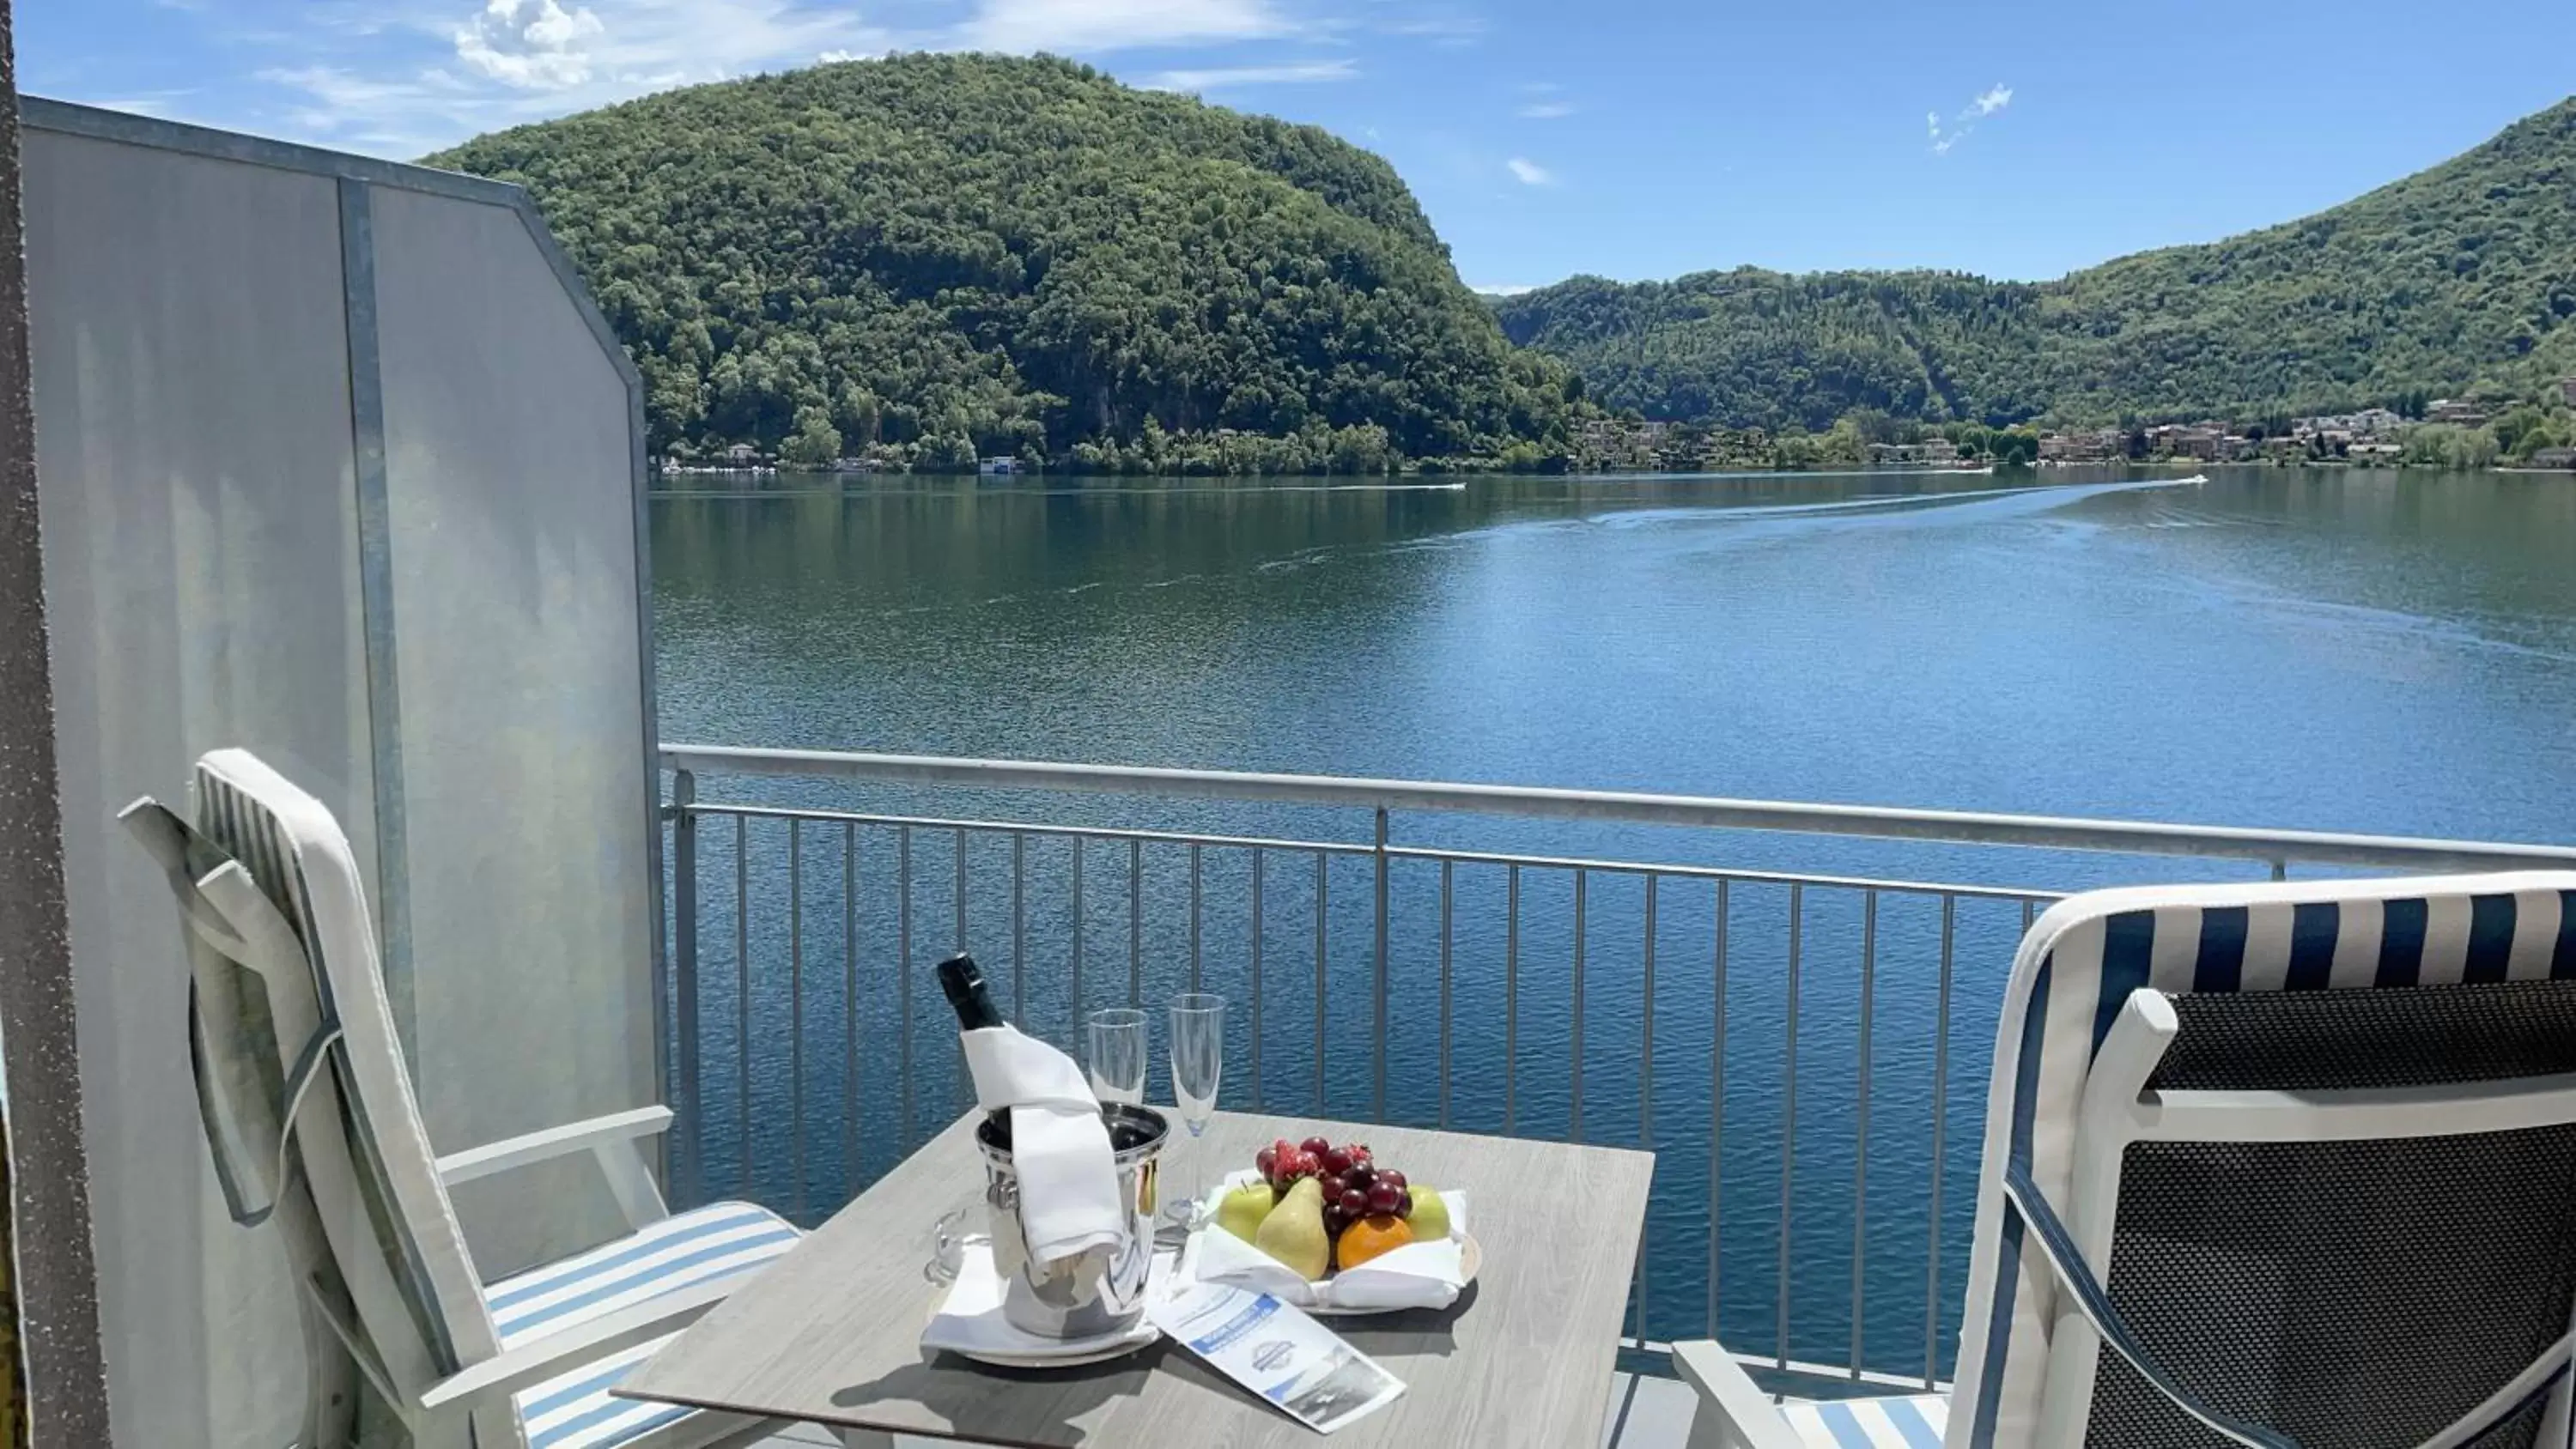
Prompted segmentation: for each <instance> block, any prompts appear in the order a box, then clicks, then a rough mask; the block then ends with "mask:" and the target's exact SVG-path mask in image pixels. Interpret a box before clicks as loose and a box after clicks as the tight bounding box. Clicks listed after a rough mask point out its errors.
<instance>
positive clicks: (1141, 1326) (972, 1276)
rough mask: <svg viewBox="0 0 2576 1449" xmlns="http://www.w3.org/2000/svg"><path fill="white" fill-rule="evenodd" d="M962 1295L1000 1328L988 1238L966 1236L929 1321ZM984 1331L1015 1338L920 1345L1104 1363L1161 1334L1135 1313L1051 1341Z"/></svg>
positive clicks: (1063, 1363)
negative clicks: (1131, 1319) (1118, 1322)
mask: <svg viewBox="0 0 2576 1449" xmlns="http://www.w3.org/2000/svg"><path fill="white" fill-rule="evenodd" d="M1167 1271H1168V1261H1167V1260H1158V1261H1157V1263H1156V1265H1155V1270H1154V1273H1153V1279H1154V1280H1155V1284H1154V1287H1149V1288H1148V1290H1147V1291H1148V1292H1149V1293H1150V1292H1152V1291H1155V1289H1156V1288H1159V1286H1160V1280H1161V1279H1162V1277H1163V1274H1164V1273H1165V1272H1167ZM960 1297H965V1298H968V1299H971V1300H975V1302H974V1303H972V1304H971V1305H970V1306H969V1308H968V1312H969V1313H970V1315H972V1316H973V1317H975V1318H977V1319H980V1320H981V1321H984V1322H986V1323H988V1324H993V1325H996V1326H997V1327H998V1325H999V1320H1000V1318H1001V1284H1000V1282H999V1280H998V1279H996V1278H995V1277H994V1274H993V1260H992V1251H991V1247H990V1243H989V1240H987V1239H984V1238H982V1237H980V1236H979V1237H975V1238H969V1239H967V1240H966V1241H965V1243H964V1244H963V1254H962V1255H961V1258H960V1260H959V1264H958V1279H957V1281H956V1282H954V1283H952V1284H951V1285H950V1288H949V1291H948V1292H947V1293H946V1294H943V1295H941V1297H940V1298H939V1299H937V1300H935V1301H933V1302H932V1304H931V1306H930V1313H929V1320H930V1322H932V1323H936V1322H937V1321H938V1320H939V1318H940V1316H941V1315H942V1314H943V1313H946V1312H948V1311H950V1310H952V1309H954V1308H956V1307H957V1306H958V1302H957V1300H958V1299H959V1298H960ZM986 1315H989V1317H987V1316H986ZM982 1336H984V1337H987V1338H1003V1339H1005V1340H1017V1341H1016V1342H1008V1341H1006V1342H1004V1343H997V1344H989V1345H986V1346H977V1347H973V1348H968V1347H963V1346H960V1345H958V1344H955V1343H938V1344H925V1345H924V1346H925V1347H928V1348H933V1349H936V1350H937V1351H938V1352H941V1353H953V1354H955V1355H957V1356H958V1357H960V1358H964V1359H971V1360H973V1361H974V1362H977V1363H985V1364H991V1365H994V1366H995V1367H997V1368H1016V1369H1049V1368H1074V1367H1077V1366H1079V1365H1082V1364H1094V1363H1105V1362H1107V1361H1108V1360H1110V1359H1114V1358H1123V1357H1125V1356H1126V1355H1128V1354H1131V1353H1134V1352H1135V1351H1136V1350H1138V1349H1140V1348H1144V1347H1146V1346H1148V1345H1150V1344H1152V1343H1153V1342H1155V1341H1156V1340H1157V1339H1160V1338H1161V1337H1162V1336H1163V1333H1162V1330H1161V1329H1158V1328H1156V1327H1155V1326H1154V1324H1153V1321H1152V1320H1151V1319H1147V1318H1139V1319H1137V1320H1136V1322H1135V1323H1134V1324H1133V1325H1132V1326H1130V1327H1128V1328H1125V1329H1122V1330H1120V1331H1119V1332H1116V1333H1103V1334H1094V1335H1093V1336H1091V1337H1089V1338H1077V1339H1068V1340H1065V1341H1063V1342H1049V1341H1046V1340H1042V1339H1039V1338H1037V1337H1036V1336H1035V1335H1032V1334H1024V1333H1020V1332H1018V1331H1016V1330H1003V1331H1001V1332H992V1333H988V1334H986V1335H982Z"/></svg>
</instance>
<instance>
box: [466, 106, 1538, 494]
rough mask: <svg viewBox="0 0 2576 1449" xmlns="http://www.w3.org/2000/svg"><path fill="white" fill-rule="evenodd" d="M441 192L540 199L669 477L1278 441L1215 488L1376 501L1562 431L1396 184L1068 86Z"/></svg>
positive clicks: (719, 134) (1346, 150) (733, 116)
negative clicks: (746, 467)
mask: <svg viewBox="0 0 2576 1449" xmlns="http://www.w3.org/2000/svg"><path fill="white" fill-rule="evenodd" d="M427 162H428V164H430V165H435V166H445V167H451V168H454V169H458V170H464V171H471V172H476V173H479V174H482V175H486V176H493V177H498V178H500V179H503V180H507V181H513V182H517V183H520V184H522V185H524V186H526V187H527V188H528V190H529V192H530V194H531V195H532V196H533V198H534V199H535V201H536V203H537V205H538V207H539V208H540V209H541V210H542V211H543V212H544V213H545V216H546V218H547V221H548V222H549V224H550V225H551V226H552V227H553V229H554V231H555V233H556V235H557V236H559V237H560V238H561V239H562V241H563V243H564V245H565V248H566V249H567V250H568V251H569V252H570V253H571V255H572V257H573V259H574V261H575V262H576V263H577V264H578V265H579V266H580V267H581V269H582V271H583V273H584V274H585V276H586V277H587V278H588V280H589V283H590V286H591V290H592V292H593V293H594V294H595V295H596V296H597V297H598V299H599V302H600V305H601V307H602V308H603V309H604V310H605V311H606V312H607V314H608V316H609V319H610V321H611V322H612V323H613V324H614V325H615V326H616V328H617V330H618V333H619V335H620V336H621V337H622V338H623V339H624V340H625V342H626V344H627V347H628V350H629V351H630V352H631V353H632V354H633V355H634V357H635V359H636V362H637V364H638V366H639V367H640V368H641V369H642V371H643V373H644V376H645V379H646V383H647V386H648V389H649V401H648V405H647V426H648V431H649V434H650V439H651V444H652V446H653V448H654V449H655V450H656V451H657V452H662V451H667V450H672V449H680V450H690V451H701V452H703V451H707V450H712V449H714V448H717V447H720V446H723V445H728V444H735V443H750V444H753V445H755V446H757V447H760V448H763V449H770V448H778V449H782V450H784V451H785V452H786V453H787V454H788V455H789V456H790V457H791V458H795V459H798V460H800V461H813V460H816V459H828V458H829V457H830V456H833V455H834V454H835V453H837V452H848V453H857V452H860V451H862V450H868V449H875V450H881V451H882V452H883V453H884V454H885V455H886V456H887V457H888V458H889V459H890V460H892V461H895V462H898V463H910V464H913V465H916V466H937V467H954V466H958V465H959V464H960V463H971V462H972V461H973V459H974V458H975V456H976V455H977V454H979V453H983V454H991V453H996V452H1033V453H1042V454H1045V455H1047V456H1049V457H1051V458H1055V459H1062V458H1064V457H1065V456H1066V455H1067V454H1075V455H1077V456H1079V457H1081V458H1085V459H1089V460H1092V461H1094V462H1098V461H1099V460H1101V459H1102V458H1104V457H1106V458H1110V459H1112V460H1118V459H1123V460H1125V462H1126V465H1127V466H1154V467H1164V466H1173V465H1174V463H1173V460H1174V459H1176V458H1177V457H1178V454H1177V452H1176V451H1175V448H1176V447H1177V445H1176V444H1174V443H1173V441H1172V438H1173V435H1175V434H1191V435H1196V436H1198V437H1200V438H1201V439H1203V440H1214V441H1211V442H1210V443H1209V444H1208V446H1210V447H1213V446H1215V445H1216V442H1222V441H1224V440H1223V439H1219V438H1218V435H1219V434H1220V432H1222V433H1223V434H1225V435H1226V437H1227V438H1234V437H1235V436H1236V435H1242V438H1243V439H1253V438H1258V439H1271V440H1279V445H1278V446H1276V447H1265V448H1262V449H1258V450H1253V451H1245V450H1244V449H1242V448H1240V447H1237V451H1236V452H1234V453H1228V454H1226V455H1224V456H1225V458H1238V457H1242V458H1251V459H1252V460H1253V461H1255V462H1257V463H1258V464H1259V465H1260V466H1265V467H1270V466H1277V467H1298V466H1304V465H1313V466H1325V465H1327V464H1329V465H1330V466H1333V467H1336V468H1345V469H1350V470H1358V471H1365V470H1369V469H1373V468H1377V467H1381V466H1384V465H1387V464H1389V463H1391V462H1392V461H1393V460H1395V459H1397V458H1401V457H1414V458H1422V457H1451V456H1455V457H1488V458H1497V457H1500V456H1502V455H1504V454H1506V453H1510V454H1514V455H1516V456H1517V457H1518V458H1519V459H1520V460H1521V461H1523V462H1527V461H1528V460H1530V459H1532V458H1535V457H1537V456H1538V455H1539V454H1541V453H1542V452H1543V451H1546V450H1549V449H1561V448H1562V446H1563V442H1564V438H1565V434H1566V419H1567V417H1568V416H1569V415H1570V413H1572V412H1574V411H1576V410H1578V409H1579V404H1578V403H1577V402H1576V399H1577V398H1578V397H1579V395H1580V385H1579V384H1578V383H1576V382H1575V381H1574V380H1573V378H1572V377H1571V375H1570V373H1569V372H1568V370H1567V369H1566V368H1565V367H1564V366H1563V365H1562V364H1559V363H1556V362H1553V361H1551V360H1548V359H1546V358H1543V357H1541V356H1539V355H1537V354H1533V353H1529V352H1526V351H1522V350H1520V349H1516V348H1514V347H1512V346H1511V345H1510V344H1509V343H1507V342H1506V341H1505V340H1504V338H1503V335H1502V332H1501V330H1500V328H1499V327H1498V326H1497V325H1496V323H1495V320H1494V318H1493V316H1492V314H1491V313H1490V312H1489V311H1488V310H1487V309H1486V308H1485V306H1484V305H1483V304H1482V303H1481V302H1480V301H1478V300H1477V299H1476V297H1475V296H1474V295H1473V294H1472V293H1470V292H1469V291H1468V290H1467V289H1466V287H1465V286H1464V285H1462V284H1461V283H1460V282H1459V280H1458V277H1457V274H1456V272H1455V270H1454V269H1453V268H1452V266H1451V264H1450V259H1449V253H1448V249H1447V248H1446V247H1445V246H1443V245H1442V244H1441V242H1440V239H1439V237H1438V236H1437V235H1436V234H1434V233H1433V231H1432V229H1431V225H1430V223H1429V222H1428V221H1427V220H1426V219H1425V218H1424V217H1423V214H1422V210H1421V208H1420V207H1419V206H1418V205H1416V204H1415V202H1414V199H1413V196H1412V193H1411V192H1410V191H1409V190H1407V188H1406V187H1405V184H1404V182H1403V181H1402V179H1400V178H1399V177H1398V176H1397V175H1396V174H1395V171H1394V169H1393V168H1392V167H1390V166H1388V165H1387V163H1386V162H1385V161H1383V160H1381V159H1380V158H1378V157H1376V156H1374V155H1371V154H1370V153H1368V152H1366V151H1363V150H1360V149H1359V148H1357V147H1355V146H1351V145H1349V144H1347V143H1345V142H1343V141H1340V140H1338V139H1336V138H1334V137H1333V136H1331V135H1329V134H1328V133H1326V132H1324V131H1322V130H1320V129H1318V128H1315V127H1311V126H1294V125H1289V124H1286V123H1284V122H1280V121H1276V120H1271V119H1268V118H1264V117H1257V116H1246V115H1241V114H1238V113H1236V112H1233V111H1228V110H1224V109H1221V108H1218V107H1214V106H1209V105H1205V104H1203V103H1201V102H1199V101H1197V100H1195V99H1193V98H1190V97H1186V96H1178V95H1167V94H1161V93H1156V92H1148V91H1138V90H1132V89H1129V88H1128V87H1125V86H1122V85H1120V84H1118V83H1117V82H1115V81H1113V80H1111V79H1109V78H1108V77H1106V76H1104V75H1101V74H1100V73H1098V72H1096V71H1093V70H1091V69H1089V68H1087V67H1084V66H1080V65H1076V64H1073V63H1071V62H1067V61H1061V60H1054V59H1049V58H1044V57H1040V58H1037V59H1016V58H1009V57H1001V56H975V55H901V56H895V57H891V58H888V59H884V60H872V61H856V62H848V63H842V64H833V65H822V66H816V67H814V68H811V69H807V70H801V71H794V72H790V73H787V74H783V75H775V76H764V77H759V78H756V79H750V80H743V81H735V82H727V83H723V84H717V85H706V86H695V87H690V88H687V89H683V90H677V91H671V92H666V93H664V94H660V95H655V96H650V97H646V98H644V99H641V100H637V101H631V102H628V103H626V104H623V105H617V106H611V107H607V108H605V109H602V110H596V111H591V112H587V113H584V114H581V115H576V116H571V117H566V118H564V119H561V120H557V121H550V122H546V123H543V124H540V125H532V126H523V127H519V128H517V129H514V130H508V131H502V132H498V133H495V134H493V135H488V136H483V137H479V138H477V139H475V140H472V141H469V142H467V143H465V144H464V145H462V146H459V147H456V148H454V149H453V150H450V151H446V152H442V153H440V154H438V155H436V156H432V157H429V158H427ZM1226 446H1228V447H1236V446H1237V445H1236V444H1235V443H1227V444H1226ZM1084 450H1089V451H1084ZM1208 459H1209V455H1205V454H1202V455H1200V456H1199V457H1197V458H1196V459H1194V465H1197V464H1205V463H1207V462H1208ZM1216 466H1226V464H1225V462H1224V459H1222V458H1221V459H1218V460H1217V462H1216Z"/></svg>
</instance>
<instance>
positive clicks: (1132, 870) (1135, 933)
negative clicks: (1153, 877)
mask: <svg viewBox="0 0 2576 1449" xmlns="http://www.w3.org/2000/svg"><path fill="white" fill-rule="evenodd" d="M1127 1004H1128V1005H1129V1006H1142V1005H1144V1004H1145V842H1143V841H1141V840H1131V841H1128V842H1127Z"/></svg>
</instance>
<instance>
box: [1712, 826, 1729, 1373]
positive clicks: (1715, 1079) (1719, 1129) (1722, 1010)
mask: <svg viewBox="0 0 2576 1449" xmlns="http://www.w3.org/2000/svg"><path fill="white" fill-rule="evenodd" d="M1727 886H1728V882H1727V881H1726V880H1725V879H1724V878H1723V877H1720V878H1719V880H1718V882H1717V921H1716V933H1717V936H1716V944H1715V945H1714V947H1713V948H1712V949H1711V952H1710V959H1709V1041H1708V1336H1709V1337H1711V1338H1715V1337H1717V1336H1718V1333H1717V1279H1718V1260H1717V1235H1718V1223H1717V1219H1718V1210H1717V1205H1718V1186H1719V1177H1720V1174H1721V1170H1722V1163H1723V1159H1722V1158H1721V1156H1720V1154H1719V1148H1720V1147H1721V1146H1722V1145H1723V1144H1722V1141H1721V1139H1722V1137H1723V1135H1724V1130H1725V1123H1726V918H1727V912H1728V908H1729V905H1730V903H1729V901H1728V899H1727Z"/></svg>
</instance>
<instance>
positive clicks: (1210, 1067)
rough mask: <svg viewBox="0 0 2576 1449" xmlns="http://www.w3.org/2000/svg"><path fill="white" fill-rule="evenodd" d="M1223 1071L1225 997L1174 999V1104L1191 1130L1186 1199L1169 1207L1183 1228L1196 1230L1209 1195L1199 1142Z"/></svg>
mask: <svg viewBox="0 0 2576 1449" xmlns="http://www.w3.org/2000/svg"><path fill="white" fill-rule="evenodd" d="M1224 1073H1225V998H1224V997H1222V996H1213V995H1210V994H1209V993H1207V992H1204V991H1192V992H1187V993H1184V994H1182V995H1180V996H1176V997H1174V998H1172V1100H1173V1101H1174V1102H1177V1103H1179V1104H1180V1109H1181V1121H1182V1123H1183V1124H1184V1125H1186V1126H1187V1127H1188V1128H1189V1129H1190V1195H1189V1198H1188V1199H1187V1201H1186V1202H1185V1203H1176V1204H1174V1205H1173V1207H1174V1209H1175V1216H1176V1217H1177V1218H1178V1219H1179V1221H1180V1223H1181V1225H1182V1226H1184V1227H1190V1228H1195V1227H1196V1226H1198V1221H1197V1217H1198V1211H1199V1204H1200V1200H1201V1199H1202V1198H1204V1197H1205V1196H1206V1195H1207V1171H1206V1168H1205V1166H1204V1165H1203V1163H1202V1162H1201V1160H1200V1158H1201V1154H1200V1150H1199V1140H1198V1139H1199V1134H1201V1133H1203V1132H1205V1131H1207V1124H1208V1118H1210V1117H1211V1116H1213V1115H1215V1113H1216V1093H1217V1083H1218V1081H1219V1080H1220V1079H1221V1078H1222V1077H1223V1076H1224Z"/></svg>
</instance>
